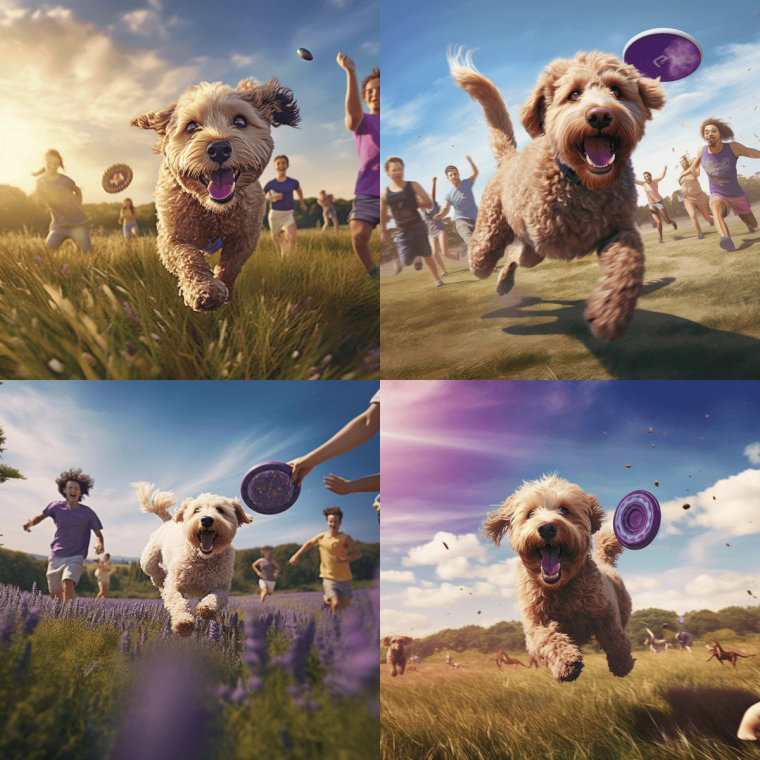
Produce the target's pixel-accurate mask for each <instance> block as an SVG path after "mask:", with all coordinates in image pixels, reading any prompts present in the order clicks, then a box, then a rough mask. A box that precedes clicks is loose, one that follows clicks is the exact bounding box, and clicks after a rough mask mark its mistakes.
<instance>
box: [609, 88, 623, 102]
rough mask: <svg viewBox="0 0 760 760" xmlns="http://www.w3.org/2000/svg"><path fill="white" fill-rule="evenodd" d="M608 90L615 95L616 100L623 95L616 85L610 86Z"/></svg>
mask: <svg viewBox="0 0 760 760" xmlns="http://www.w3.org/2000/svg"><path fill="white" fill-rule="evenodd" d="M610 92H611V93H612V94H613V95H614V96H615V98H616V99H617V100H620V98H622V97H623V94H622V93H621V92H620V89H619V88H617V87H610Z"/></svg>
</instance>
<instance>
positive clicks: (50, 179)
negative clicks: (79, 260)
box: [32, 150, 92, 253]
mask: <svg viewBox="0 0 760 760" xmlns="http://www.w3.org/2000/svg"><path fill="white" fill-rule="evenodd" d="M63 168H64V166H63V159H62V158H61V154H60V153H59V152H58V151H57V150H49V151H48V152H47V153H45V168H44V169H40V170H39V171H38V172H32V176H33V177H37V178H38V179H37V189H36V191H35V198H36V200H37V203H39V204H40V206H42V207H43V208H44V209H45V210H46V211H49V212H50V231H49V232H48V236H47V237H46V238H45V244H46V245H48V246H50V247H51V248H60V246H61V243H63V241H64V240H66V238H70V239H71V240H73V241H74V242H75V243H76V244H77V245H79V246H80V247H81V249H82V250H83V251H84V252H85V253H87V251H89V250H90V248H91V247H92V246H91V245H90V226H89V219H88V217H87V214H85V212H84V209H83V208H82V191H81V190H80V189H79V188H78V187H77V186H76V183H75V182H74V180H73V179H71V178H70V177H67V176H66V175H65V174H59V169H63Z"/></svg>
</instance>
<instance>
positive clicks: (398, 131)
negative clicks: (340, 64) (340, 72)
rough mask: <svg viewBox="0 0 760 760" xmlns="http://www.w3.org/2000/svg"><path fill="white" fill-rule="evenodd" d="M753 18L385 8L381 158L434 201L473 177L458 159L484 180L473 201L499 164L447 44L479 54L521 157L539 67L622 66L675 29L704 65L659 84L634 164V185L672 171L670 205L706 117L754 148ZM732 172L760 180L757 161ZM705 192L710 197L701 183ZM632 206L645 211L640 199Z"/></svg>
mask: <svg viewBox="0 0 760 760" xmlns="http://www.w3.org/2000/svg"><path fill="white" fill-rule="evenodd" d="M759 12H760V7H758V5H757V3H756V2H750V1H749V0H738V2H736V3H731V5H730V6H716V5H715V4H714V3H708V2H705V1H704V0H696V1H695V2H689V3H686V2H682V3H665V4H662V3H653V4H651V5H647V4H641V3H639V4H633V5H629V6H624V5H620V4H617V5H615V7H614V9H604V10H603V9H601V8H600V6H599V4H598V3H592V2H589V0H580V2H574V3H560V2H555V1H553V2H543V3H503V2H499V1H498V0H482V1H481V0H478V1H477V2H475V1H474V0H471V1H470V2H456V3H455V2H451V1H450V0H443V2H436V3H432V2H430V1H429V0H425V1H423V2H419V3H412V4H408V3H403V2H399V0H384V2H383V18H389V19H397V20H398V21H397V23H384V24H383V25H382V34H381V44H382V48H383V74H384V83H383V119H382V124H383V126H382V152H383V156H384V157H386V156H389V155H400V156H401V157H402V158H403V159H404V160H405V162H406V166H407V171H406V177H407V178H408V179H413V180H416V181H418V182H421V183H423V185H424V186H425V187H426V188H427V189H428V190H429V189H430V184H431V179H432V177H433V176H437V177H438V179H439V186H438V198H442V197H443V195H445V193H446V192H447V191H448V189H449V188H450V185H449V183H448V181H447V180H446V178H445V176H444V173H443V170H444V169H445V167H446V166H447V165H448V164H455V165H457V166H458V167H459V169H460V172H461V173H462V175H463V176H465V174H466V176H469V166H468V165H467V162H466V160H465V155H467V154H468V153H469V154H470V155H471V156H472V158H473V160H474V161H475V163H476V164H477V165H478V168H479V169H480V171H481V175H480V177H479V179H478V181H477V182H476V184H475V191H476V196H477V197H478V198H479V197H480V193H481V192H482V190H483V187H484V186H485V183H486V181H487V180H488V178H489V177H490V176H491V175H492V174H493V172H494V171H495V168H496V164H495V161H494V159H493V156H492V154H491V151H490V148H489V147H488V144H487V133H486V127H485V124H484V121H483V115H482V110H481V108H480V107H479V106H478V105H476V104H475V103H473V102H472V101H471V100H470V98H469V96H468V95H466V93H464V92H463V91H462V90H460V89H459V88H458V87H457V86H456V85H454V83H453V82H452V81H451V79H450V77H449V73H448V66H447V64H446V49H447V47H448V46H449V45H464V46H465V47H466V49H474V48H478V50H477V52H475V53H474V62H475V65H476V67H477V68H478V69H479V70H480V71H481V72H482V73H483V74H485V75H486V76H488V77H489V78H490V79H492V80H493V81H494V82H495V83H496V85H497V86H498V87H499V88H500V89H501V92H502V95H503V97H504V99H505V100H506V102H507V106H508V108H509V111H510V113H511V115H512V119H513V122H514V123H515V128H516V136H517V141H518V150H521V149H522V148H523V147H525V145H526V144H527V143H528V142H529V138H528V136H527V133H526V132H525V131H524V130H523V128H522V126H520V125H519V123H518V107H519V106H520V105H522V104H523V103H524V102H525V101H526V100H527V97H528V94H529V93H530V91H531V90H532V88H533V87H534V85H535V83H536V81H537V79H538V76H539V74H540V72H541V70H542V69H543V67H544V66H546V65H547V64H548V63H550V62H551V61H552V60H554V59H555V58H562V57H572V56H573V55H575V53H576V52H578V51H579V50H594V49H596V50H602V51H604V52H610V53H615V54H616V55H618V56H622V53H623V49H624V47H625V43H626V42H627V41H628V40H629V39H630V38H631V37H633V36H635V35H636V34H638V33H640V32H643V31H645V30H647V29H652V28H660V27H665V28H675V29H680V30H682V31H685V32H687V33H689V34H691V35H692V36H693V37H694V38H695V39H696V40H697V41H698V42H699V43H700V45H701V47H702V50H703V53H704V59H703V63H702V66H701V67H700V69H699V70H698V71H697V72H696V73H695V74H694V75H692V76H691V77H689V78H687V79H685V80H682V81H681V82H674V83H665V84H664V87H665V91H666V95H667V97H668V104H667V105H666V106H665V108H664V109H663V110H661V111H658V112H655V116H654V120H653V121H651V122H648V123H647V132H646V136H645V138H644V140H643V141H642V142H641V143H640V144H639V146H638V148H637V149H636V152H635V153H634V155H633V163H634V168H635V170H636V172H637V175H640V174H641V173H642V172H644V171H650V172H652V173H653V174H654V176H659V175H660V173H661V172H662V168H663V167H664V166H665V165H667V166H668V174H667V176H666V178H665V180H664V181H663V182H662V183H661V185H660V191H661V193H662V194H663V195H666V194H670V193H672V192H673V191H674V190H677V189H678V185H677V183H676V181H675V179H676V176H677V174H676V165H677V158H678V157H679V156H680V155H682V154H683V152H684V150H688V151H689V153H690V155H691V156H692V157H693V156H694V154H695V151H696V150H697V149H698V148H699V147H700V145H702V144H703V143H702V142H701V140H700V137H699V131H698V127H699V125H700V124H701V122H702V121H703V120H704V119H705V118H707V117H708V116H715V117H719V118H723V119H726V120H728V121H729V123H730V124H731V125H732V126H733V129H734V132H735V133H736V139H737V140H738V141H739V142H741V143H743V144H744V145H752V146H753V147H758V144H759V143H758V138H757V137H756V136H754V135H753V130H754V131H759V130H757V126H758V123H759V120H758V113H757V112H756V111H755V110H754V109H755V106H757V105H760V14H759ZM401 19H403V23H401ZM748 69H751V71H748ZM753 96H756V97H754V99H753ZM742 109H743V110H742ZM682 124H683V126H681V125H682ZM412 143H414V145H413V146H412ZM452 145H453V146H454V147H452ZM674 149H675V150H674ZM739 164H740V165H739V167H738V170H739V172H740V173H743V174H745V176H749V175H751V174H753V173H754V172H757V171H760V161H757V160H754V161H752V160H740V162H739ZM741 164H745V167H744V168H743V167H742V166H741ZM383 179H385V177H384V178H383ZM702 184H703V187H704V188H707V182H706V180H705V179H704V177H703V178H702ZM639 202H640V203H644V202H645V200H644V195H643V193H640V198H639Z"/></svg>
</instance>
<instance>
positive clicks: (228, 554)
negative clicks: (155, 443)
mask: <svg viewBox="0 0 760 760" xmlns="http://www.w3.org/2000/svg"><path fill="white" fill-rule="evenodd" d="M132 485H133V486H134V487H135V488H136V489H137V498H138V499H139V501H140V509H141V511H143V512H150V513H151V514H154V515H158V516H159V517H160V518H161V519H162V520H163V525H162V526H161V527H160V528H157V529H156V530H155V531H153V533H152V535H151V537H150V540H149V541H148V544H147V546H146V547H145V549H143V553H142V555H141V556H140V566H141V567H142V569H143V571H144V572H145V573H146V574H147V575H149V576H150V579H151V580H152V581H153V585H154V586H156V588H159V589H160V590H161V598H162V599H163V600H164V607H165V608H166V610H167V611H168V613H169V615H170V616H171V620H172V630H173V631H174V632H175V633H178V634H179V635H180V636H190V635H191V634H192V633H193V631H194V630H195V617H194V616H193V614H192V613H191V612H190V606H189V605H188V602H187V597H190V596H198V597H201V599H200V601H199V602H198V604H197V606H196V608H195V613H196V615H198V616H199V617H200V618H202V619H203V620H216V615H217V613H218V612H221V611H222V610H223V609H224V607H226V606H227V595H228V593H229V590H230V587H231V585H232V575H233V573H234V571H235V550H234V549H233V547H232V539H233V538H234V537H235V533H237V529H238V527H239V526H241V525H245V524H247V523H250V522H253V518H252V517H250V516H249V515H247V514H246V513H245V512H244V511H243V508H242V507H241V506H240V504H238V502H237V500H236V499H227V498H225V497H224V496H215V495H214V494H210V493H202V494H201V495H200V496H198V497H197V498H195V499H185V500H184V501H183V502H182V504H181V505H180V506H179V507H177V509H175V510H174V515H173V516H172V515H171V514H169V509H170V508H171V507H172V506H174V504H175V499H174V494H173V493H171V492H170V491H156V492H155V493H154V494H153V498H152V499H151V492H152V491H153V486H152V485H151V484H150V483H145V482H140V483H133V484H132Z"/></svg>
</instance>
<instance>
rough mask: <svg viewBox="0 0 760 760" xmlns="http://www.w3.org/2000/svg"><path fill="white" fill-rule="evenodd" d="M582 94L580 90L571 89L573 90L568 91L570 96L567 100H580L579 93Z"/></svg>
mask: <svg viewBox="0 0 760 760" xmlns="http://www.w3.org/2000/svg"><path fill="white" fill-rule="evenodd" d="M582 94H583V93H582V92H581V91H580V90H573V91H572V92H571V93H570V97H569V98H568V100H573V101H575V100H580V99H581V95H582Z"/></svg>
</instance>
